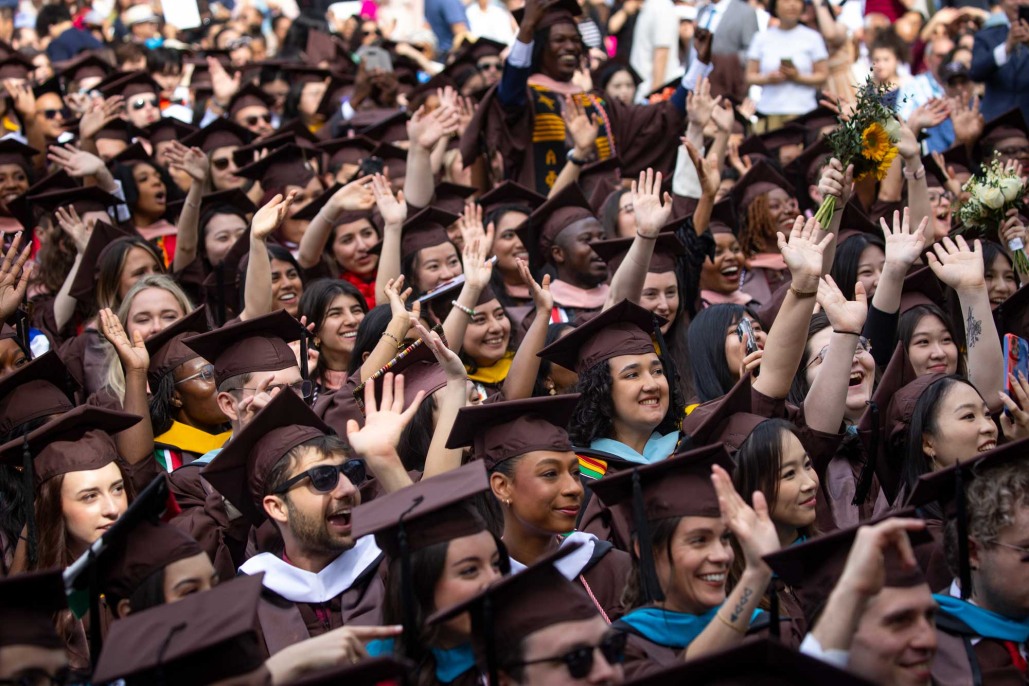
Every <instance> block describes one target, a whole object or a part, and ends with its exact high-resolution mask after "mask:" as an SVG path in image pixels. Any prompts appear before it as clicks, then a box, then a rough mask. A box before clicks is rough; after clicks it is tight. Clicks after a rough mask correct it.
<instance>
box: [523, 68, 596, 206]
mask: <svg viewBox="0 0 1029 686" xmlns="http://www.w3.org/2000/svg"><path fill="white" fill-rule="evenodd" d="M529 92H530V93H532V103H533V108H534V114H535V116H534V119H533V129H532V146H533V156H534V158H535V171H536V186H537V188H542V186H541V185H540V184H541V182H542V183H543V184H546V188H548V189H549V188H553V186H554V182H555V181H557V175H558V174H559V173H560V172H561V168H562V167H564V165H565V162H566V161H567V160H566V158H565V156H566V154H567V151H568V147H567V145H566V139H567V135H568V132H567V131H566V129H565V120H564V119H563V118H562V117H561V98H562V96H561V95H560V94H558V93H555V92H553V91H551V90H548V89H547V88H544V87H543V86H539V85H535V84H530V85H529ZM571 97H573V98H575V101H576V102H578V103H579V104H580V105H583V106H584V107H585V108H586V113H587V114H588V115H589V116H590V117H591V118H592V117H593V115H597V117H598V119H600V131H599V132H598V133H597V143H596V145H597V154H598V155H599V158H598V159H601V160H606V159H607V158H609V157H611V156H612V155H614V154H615V144H614V141H613V140H612V138H611V120H610V119H609V117H608V114H607V110H605V109H604V101H603V100H601V99H600V98H598V97H596V96H595V95H591V94H589V93H578V94H576V95H573V96H571Z"/></svg>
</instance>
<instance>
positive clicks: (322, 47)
mask: <svg viewBox="0 0 1029 686" xmlns="http://www.w3.org/2000/svg"><path fill="white" fill-rule="evenodd" d="M304 57H305V58H306V59H307V61H308V62H310V63H311V64H321V63H322V62H328V63H329V64H330V65H331V64H336V63H337V62H338V61H340V59H341V58H346V60H350V55H349V54H348V53H347V51H346V49H345V48H344V47H343V46H342V45H340V44H339V43H338V42H337V41H336V39H335V38H333V36H332V34H329V33H326V32H325V31H319V30H318V29H311V30H309V31H308V32H307V45H306V47H305V48H304Z"/></svg>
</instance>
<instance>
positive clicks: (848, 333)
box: [832, 329, 861, 338]
mask: <svg viewBox="0 0 1029 686" xmlns="http://www.w3.org/2000/svg"><path fill="white" fill-rule="evenodd" d="M832 332H833V333H842V334H845V335H847V336H857V337H859V338H860V337H861V332H860V331H846V330H843V329H833V330H832Z"/></svg>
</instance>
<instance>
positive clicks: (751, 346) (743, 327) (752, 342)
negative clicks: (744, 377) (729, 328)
mask: <svg viewBox="0 0 1029 686" xmlns="http://www.w3.org/2000/svg"><path fill="white" fill-rule="evenodd" d="M736 336H737V337H738V338H739V339H740V343H742V342H743V337H744V336H746V337H747V353H746V354H747V355H750V354H751V353H756V352H757V351H758V347H757V336H755V335H754V327H753V326H751V324H750V320H749V319H747V318H746V317H744V318H743V319H741V320H740V323H739V324H737V325H736Z"/></svg>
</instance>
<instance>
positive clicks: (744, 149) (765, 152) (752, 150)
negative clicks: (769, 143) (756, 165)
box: [736, 134, 772, 162]
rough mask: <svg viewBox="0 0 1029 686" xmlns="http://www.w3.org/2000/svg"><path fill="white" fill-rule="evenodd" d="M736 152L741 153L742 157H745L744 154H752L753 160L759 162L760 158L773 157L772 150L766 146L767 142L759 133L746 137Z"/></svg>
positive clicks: (751, 158) (751, 159)
mask: <svg viewBox="0 0 1029 686" xmlns="http://www.w3.org/2000/svg"><path fill="white" fill-rule="evenodd" d="M736 152H737V153H738V154H739V156H740V159H743V157H744V156H750V161H751V162H758V161H759V160H763V159H769V158H771V157H772V151H771V150H769V149H768V148H767V147H766V146H765V142H764V141H763V140H761V137H760V136H758V135H757V134H754V135H751V136H747V137H746V138H744V139H743V141H742V142H740V145H739V147H738V148H737V149H736Z"/></svg>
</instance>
